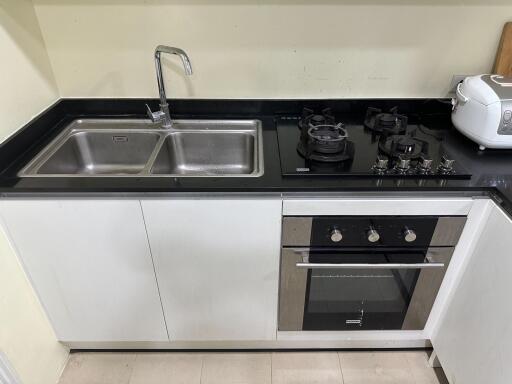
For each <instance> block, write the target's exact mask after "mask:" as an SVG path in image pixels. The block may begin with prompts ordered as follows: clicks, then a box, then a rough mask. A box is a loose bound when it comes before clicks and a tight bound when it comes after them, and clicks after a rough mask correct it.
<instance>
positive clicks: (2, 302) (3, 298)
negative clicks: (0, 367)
mask: <svg viewBox="0 0 512 384" xmlns="http://www.w3.org/2000/svg"><path fill="white" fill-rule="evenodd" d="M0 266H1V267H0V350H1V351H3V352H4V353H5V354H6V355H7V358H8V359H9V361H10V363H11V365H12V366H13V368H14V369H15V370H16V372H17V373H18V376H19V377H20V379H21V382H22V383H23V384H54V383H56V382H57V380H58V378H59V376H60V373H61V372H62V368H63V367H64V364H65V363H66V360H67V356H68V350H67V348H65V347H63V346H62V345H61V344H59V343H58V342H57V340H56V338H55V335H54V334H53V331H52V330H51V328H50V325H49V323H48V320H47V318H46V316H45V315H44V313H43V311H42V308H41V306H40V304H39V302H38V300H37V299H36V297H35V294H34V292H33V290H32V288H31V286H30V283H29V282H28V280H27V278H26V277H25V274H24V272H23V270H22V268H21V265H20V264H19V263H18V260H17V257H16V255H15V254H14V252H13V250H12V249H11V247H10V245H9V243H8V241H7V239H6V237H5V235H4V233H3V232H2V230H1V229H0Z"/></svg>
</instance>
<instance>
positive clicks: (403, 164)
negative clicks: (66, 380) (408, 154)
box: [395, 158, 411, 172]
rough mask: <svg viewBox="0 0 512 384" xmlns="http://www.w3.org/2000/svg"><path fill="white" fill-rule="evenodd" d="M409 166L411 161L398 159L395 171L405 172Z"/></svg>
mask: <svg viewBox="0 0 512 384" xmlns="http://www.w3.org/2000/svg"><path fill="white" fill-rule="evenodd" d="M410 166H411V160H409V159H401V158H400V159H398V161H397V163H396V167H395V168H396V169H397V170H398V171H400V172H406V171H407V170H409V168H410Z"/></svg>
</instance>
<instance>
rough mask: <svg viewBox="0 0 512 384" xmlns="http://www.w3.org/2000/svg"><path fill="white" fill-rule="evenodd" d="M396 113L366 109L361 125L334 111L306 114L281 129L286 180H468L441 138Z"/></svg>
mask: <svg viewBox="0 0 512 384" xmlns="http://www.w3.org/2000/svg"><path fill="white" fill-rule="evenodd" d="M408 120H409V119H408V117H407V116H405V115H402V114H399V113H398V110H397V109H396V108H393V109H391V110H389V111H382V110H380V109H376V108H368V110H367V113H366V116H365V119H364V121H363V122H362V124H343V122H342V121H337V120H336V118H335V117H334V115H333V114H332V112H331V110H330V109H324V110H322V111H318V112H315V111H313V110H310V109H307V108H305V109H304V111H303V114H302V117H300V118H299V117H296V116H295V117H282V118H280V119H279V120H278V123H277V134H278V140H279V154H280V158H281V171H282V174H283V175H284V176H362V177H378V178H381V177H399V178H404V177H406V178H409V177H412V178H434V179H454V178H455V179H469V178H470V177H471V175H470V174H469V173H468V172H467V171H466V170H465V169H464V168H463V167H461V166H460V164H456V163H455V161H454V160H452V159H451V158H450V156H449V154H448V153H446V151H445V150H444V148H443V132H442V131H436V130H430V129H428V128H426V127H424V126H422V125H414V124H409V123H408Z"/></svg>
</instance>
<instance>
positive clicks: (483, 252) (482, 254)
mask: <svg viewBox="0 0 512 384" xmlns="http://www.w3.org/2000/svg"><path fill="white" fill-rule="evenodd" d="M482 228H483V229H482V232H481V236H480V237H479V239H478V240H477V242H476V245H475V247H474V248H473V252H472V253H471V254H470V255H469V260H468V264H467V266H466V268H465V270H464V271H463V272H462V278H461V280H460V282H459V284H458V285H457V286H456V287H455V291H454V294H453V297H452V299H451V300H450V301H449V302H448V304H447V306H446V309H445V311H444V315H443V316H442V317H441V319H440V322H439V327H438V328H437V330H436V331H435V332H434V335H433V337H432V344H433V346H434V349H435V351H436V353H437V355H438V357H439V360H440V362H441V364H442V366H443V368H444V370H445V373H446V376H447V377H448V379H449V381H450V383H451V384H458V383H463V384H481V383H492V384H508V383H510V382H512V365H511V364H510V361H512V300H511V298H510V296H511V293H512V278H511V276H512V220H510V218H509V217H508V216H506V214H505V213H503V211H501V209H499V208H498V207H497V206H495V205H493V208H492V211H491V213H490V215H489V218H488V220H487V222H485V224H484V225H483V226H482Z"/></svg>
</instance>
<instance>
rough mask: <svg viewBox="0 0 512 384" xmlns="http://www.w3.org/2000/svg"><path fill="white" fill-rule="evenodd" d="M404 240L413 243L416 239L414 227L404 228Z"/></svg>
mask: <svg viewBox="0 0 512 384" xmlns="http://www.w3.org/2000/svg"><path fill="white" fill-rule="evenodd" d="M404 240H405V241H407V242H408V243H412V242H413V241H415V240H416V232H414V231H413V230H412V229H409V228H405V229H404Z"/></svg>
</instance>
